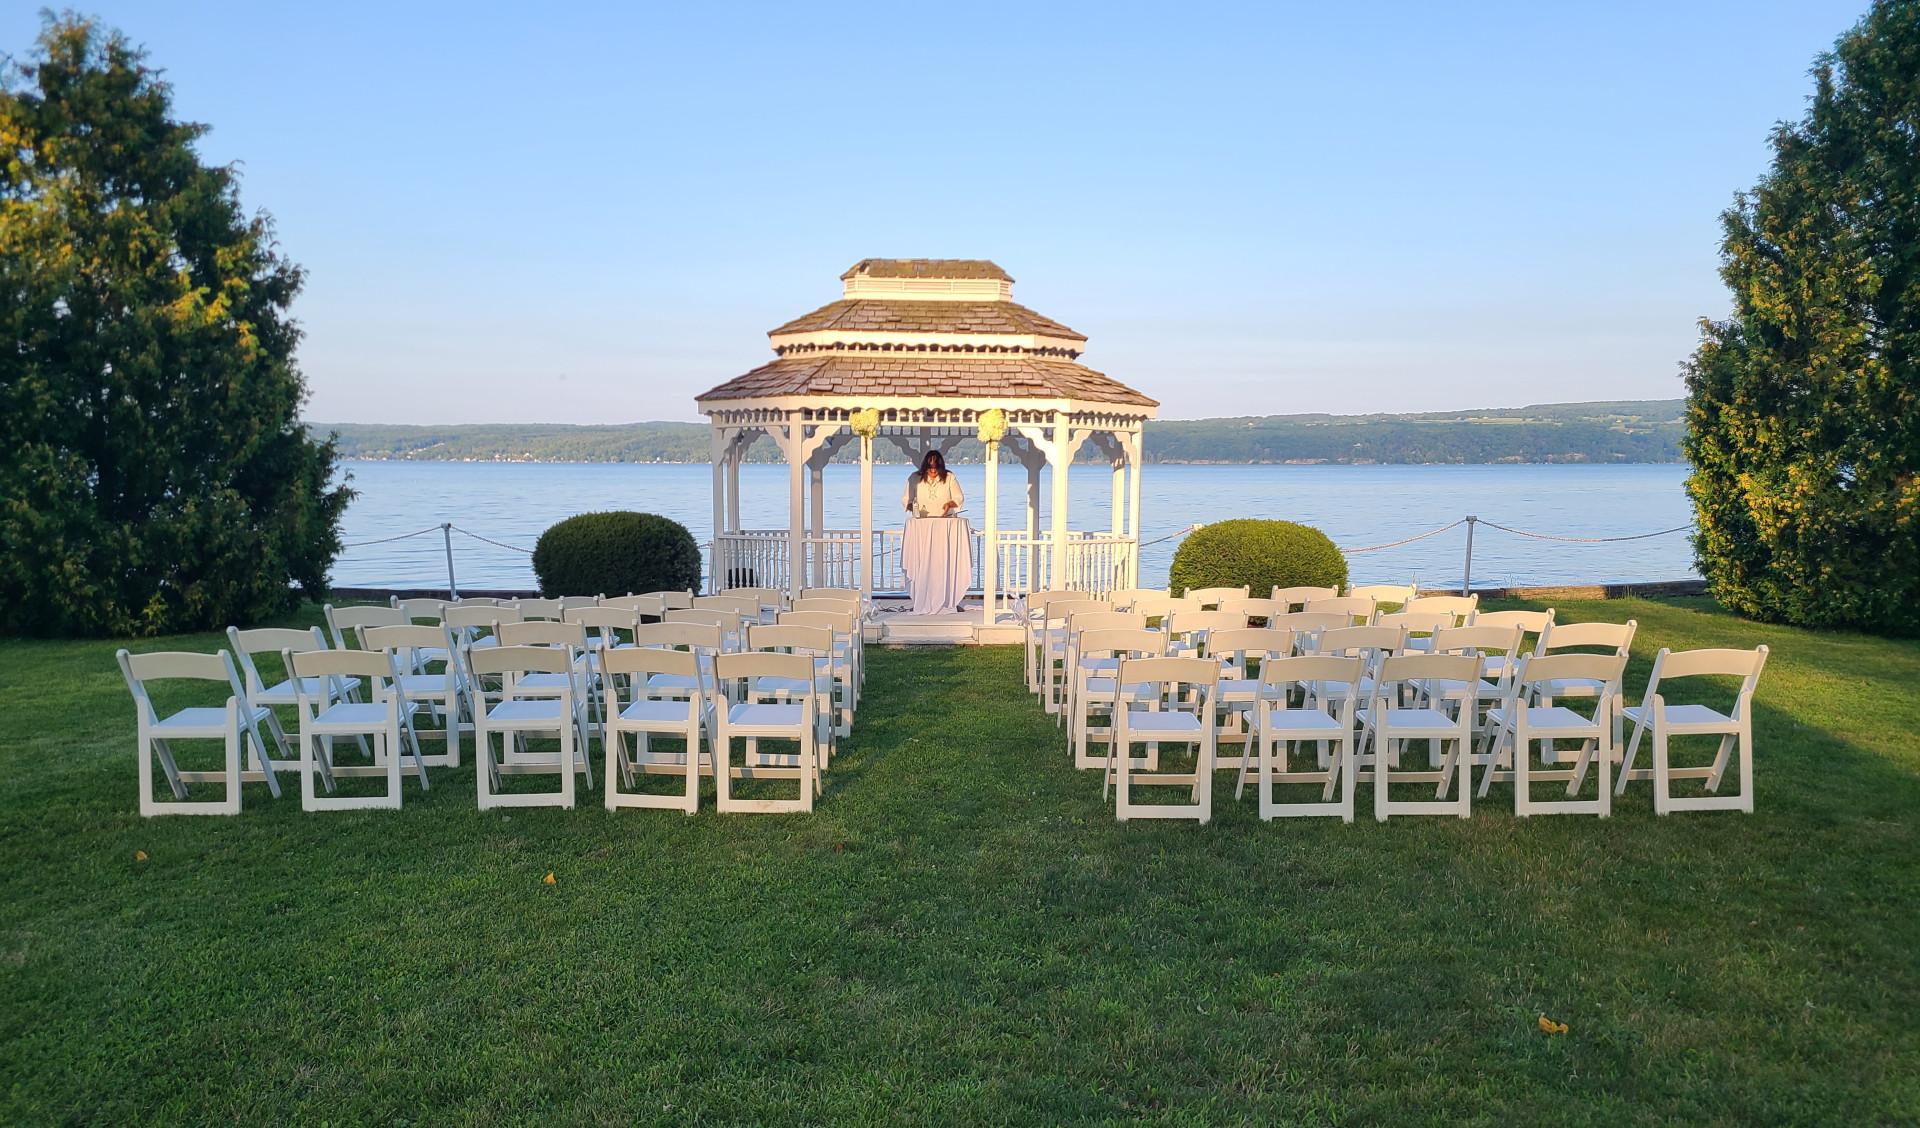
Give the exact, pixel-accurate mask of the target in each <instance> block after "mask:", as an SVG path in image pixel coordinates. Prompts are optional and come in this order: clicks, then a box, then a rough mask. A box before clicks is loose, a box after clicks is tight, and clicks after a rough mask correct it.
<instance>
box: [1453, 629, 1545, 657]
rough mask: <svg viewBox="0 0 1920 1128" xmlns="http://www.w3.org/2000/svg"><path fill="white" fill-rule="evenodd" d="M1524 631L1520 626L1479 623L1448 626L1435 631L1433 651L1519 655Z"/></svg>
mask: <svg viewBox="0 0 1920 1128" xmlns="http://www.w3.org/2000/svg"><path fill="white" fill-rule="evenodd" d="M1524 633H1525V632H1523V631H1521V629H1520V628H1519V627H1483V626H1481V625H1479V624H1478V623H1476V624H1474V625H1473V626H1471V627H1446V628H1444V629H1442V630H1438V631H1435V632H1434V634H1433V653H1435V654H1466V653H1474V654H1480V655H1488V653H1489V652H1490V651H1498V652H1499V653H1501V654H1511V655H1517V654H1519V653H1520V639H1521V636H1522V635H1523V634H1524Z"/></svg>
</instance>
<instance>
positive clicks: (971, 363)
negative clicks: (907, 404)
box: [695, 355, 1160, 407]
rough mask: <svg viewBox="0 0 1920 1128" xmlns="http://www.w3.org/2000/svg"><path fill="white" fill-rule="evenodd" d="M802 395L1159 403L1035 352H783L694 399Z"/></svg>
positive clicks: (1078, 365)
mask: <svg viewBox="0 0 1920 1128" xmlns="http://www.w3.org/2000/svg"><path fill="white" fill-rule="evenodd" d="M804 395H831V396H958V397H964V398H978V399H1070V400H1079V401H1082V402H1090V403H1109V404H1126V405H1132V406H1136V407H1158V406H1160V404H1159V401H1157V400H1152V399H1149V398H1147V397H1146V396H1143V395H1141V394H1140V393H1139V392H1136V391H1134V390H1133V389H1132V388H1129V387H1127V386H1126V385H1125V384H1122V383H1120V382H1119V381H1117V380H1111V379H1108V378H1107V377H1106V376H1104V375H1102V374H1101V373H1098V372H1095V371H1094V370H1093V369H1091V368H1088V367H1086V366H1085V365H1081V364H1075V363H1074V362H1072V361H1069V360H1051V359H1046V358H1042V357H1032V356H1004V357H1003V356H973V357H966V358H961V357H948V356H927V357H909V356H875V357H869V356H841V355H829V356H809V357H782V358H781V359H779V360H776V361H774V362H773V363H772V364H763V365H761V366H760V367H759V368H756V369H754V370H753V371H751V372H749V373H747V374H746V375H744V376H736V377H734V378H733V379H731V380H729V381H727V382H726V383H724V384H722V385H720V386H719V387H717V388H714V389H713V390H711V391H709V392H707V393H706V394H704V395H701V396H697V397H695V401H696V402H704V401H706V400H738V399H762V398H770V397H775V396H804Z"/></svg>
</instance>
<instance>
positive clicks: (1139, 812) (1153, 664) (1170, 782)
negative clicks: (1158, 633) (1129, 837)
mask: <svg viewBox="0 0 1920 1128" xmlns="http://www.w3.org/2000/svg"><path fill="white" fill-rule="evenodd" d="M1119 679H1120V684H1121V685H1123V686H1128V687H1134V686H1144V687H1145V700H1144V705H1145V708H1134V707H1133V706H1134V703H1133V702H1127V703H1125V704H1123V705H1121V706H1120V707H1118V708H1116V709H1115V710H1114V716H1113V739H1112V741H1111V742H1110V743H1109V744H1108V745H1107V770H1106V774H1105V777H1104V780H1103V782H1102V784H1101V788H1100V790H1101V798H1102V799H1105V798H1106V790H1107V785H1108V784H1111V785H1112V786H1113V789H1114V817H1115V818H1117V819H1118V820H1119V821H1121V822H1126V821H1127V820H1128V819H1196V820H1198V821H1200V822H1203V823H1204V822H1206V821H1207V820H1208V819H1210V818H1212V817H1213V771H1214V762H1213V755H1214V740H1213V723H1212V721H1211V720H1210V719H1209V718H1211V716H1212V710H1213V695H1214V689H1215V687H1216V685H1217V684H1218V682H1219V679H1220V663H1218V662H1215V661H1213V660H1212V659H1210V658H1126V659H1122V660H1121V662H1120V672H1119ZM1183 702H1191V703H1192V706H1193V707H1192V708H1191V709H1187V708H1182V707H1181V704H1182V703H1183ZM1136 743H1142V744H1145V745H1147V748H1148V755H1149V756H1154V755H1157V754H1158V753H1159V751H1160V745H1162V744H1190V745H1193V746H1194V747H1195V749H1196V750H1195V752H1194V759H1193V771H1191V772H1169V771H1164V770H1163V771H1152V772H1147V771H1142V772H1136V771H1135V770H1134V767H1133V764H1134V759H1135V757H1134V755H1133V745H1134V744H1136ZM1136 786H1140V787H1187V788H1190V789H1191V791H1190V801H1189V802H1186V803H1137V802H1135V801H1134V799H1133V789H1134V788H1135V787H1136Z"/></svg>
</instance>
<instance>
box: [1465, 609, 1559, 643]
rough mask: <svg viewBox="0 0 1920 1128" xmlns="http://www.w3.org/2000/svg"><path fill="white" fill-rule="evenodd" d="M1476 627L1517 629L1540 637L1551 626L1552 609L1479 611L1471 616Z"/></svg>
mask: <svg viewBox="0 0 1920 1128" xmlns="http://www.w3.org/2000/svg"><path fill="white" fill-rule="evenodd" d="M1473 625H1474V626H1476V627H1519V628H1520V629H1521V630H1523V631H1525V632H1526V633H1528V634H1530V635H1536V636H1537V635H1542V634H1545V633H1547V631H1548V630H1550V629H1551V628H1552V626H1553V608H1551V607H1549V608H1547V609H1546V610H1545V611H1479V612H1475V614H1474V616H1473Z"/></svg>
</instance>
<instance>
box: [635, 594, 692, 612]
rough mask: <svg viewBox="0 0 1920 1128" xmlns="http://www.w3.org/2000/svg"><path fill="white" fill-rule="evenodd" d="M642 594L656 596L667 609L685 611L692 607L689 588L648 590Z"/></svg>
mask: <svg viewBox="0 0 1920 1128" xmlns="http://www.w3.org/2000/svg"><path fill="white" fill-rule="evenodd" d="M642 594H645V595H651V596H654V597H656V598H657V599H659V600H660V604H661V606H663V607H665V608H666V609H667V610H669V611H687V610H690V609H692V607H693V592H692V591H691V590H688V591H649V592H644V593H642Z"/></svg>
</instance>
